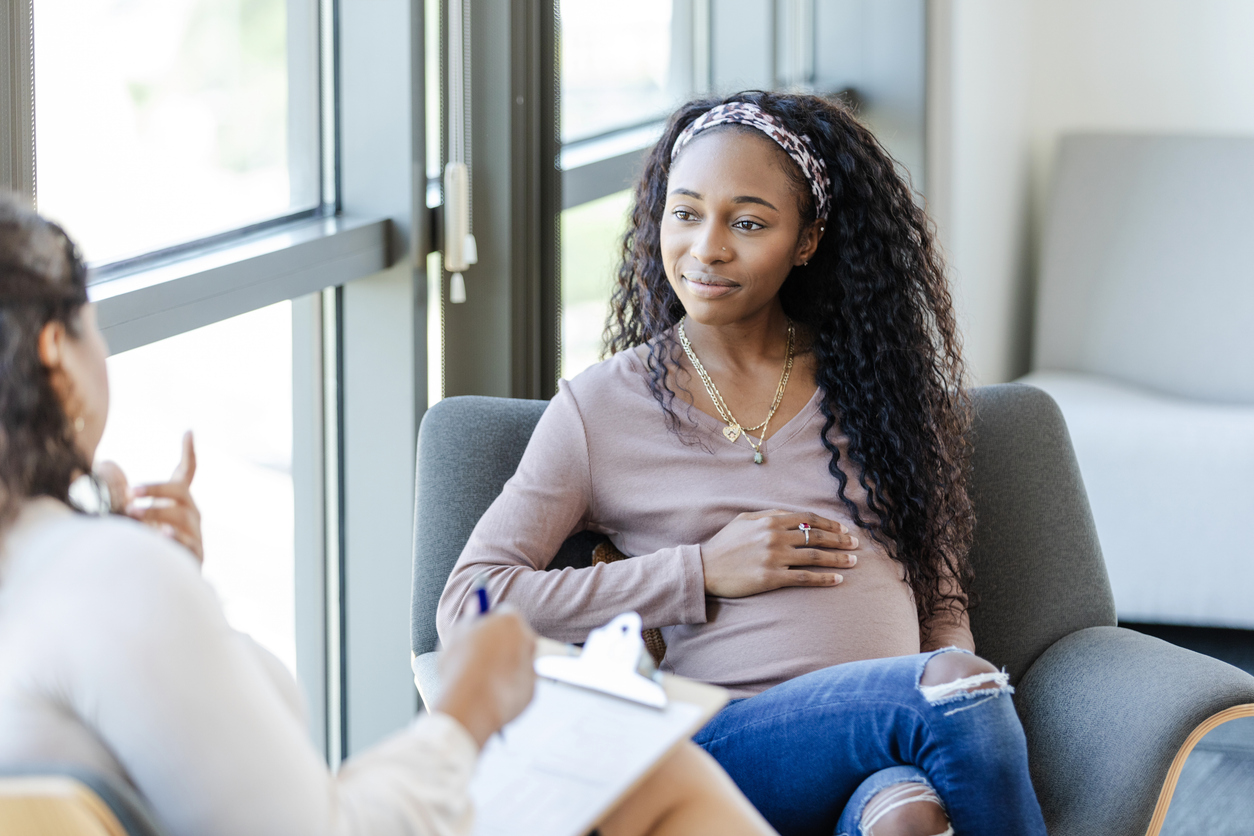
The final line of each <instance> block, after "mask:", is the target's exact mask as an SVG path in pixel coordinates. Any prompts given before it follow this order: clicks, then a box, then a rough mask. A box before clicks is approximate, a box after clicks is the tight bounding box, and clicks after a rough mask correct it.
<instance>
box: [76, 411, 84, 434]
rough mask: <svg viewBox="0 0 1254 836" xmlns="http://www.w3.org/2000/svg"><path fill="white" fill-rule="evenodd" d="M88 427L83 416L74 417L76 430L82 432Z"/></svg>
mask: <svg viewBox="0 0 1254 836" xmlns="http://www.w3.org/2000/svg"><path fill="white" fill-rule="evenodd" d="M86 427H87V422H86V421H84V420H83V416H81V415H80V416H78V417H77V418H75V419H74V432H76V433H81V432H82V431H83V430H84V429H86Z"/></svg>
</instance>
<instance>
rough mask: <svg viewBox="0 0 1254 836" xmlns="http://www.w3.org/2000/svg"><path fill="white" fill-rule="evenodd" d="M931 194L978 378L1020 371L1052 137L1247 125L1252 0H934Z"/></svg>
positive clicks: (1252, 119)
mask: <svg viewBox="0 0 1254 836" xmlns="http://www.w3.org/2000/svg"><path fill="white" fill-rule="evenodd" d="M928 11H929V17H930V20H929V30H930V31H929V41H928V46H929V109H928V122H929V124H928V143H929V154H928V157H929V160H928V162H929V181H928V193H929V203H930V205H931V208H932V211H933V214H934V215H935V216H936V218H937V221H938V225H939V227H940V232H941V240H942V242H943V243H944V245H945V247H946V250H947V252H948V255H949V260H950V266H951V269H952V271H953V275H954V287H955V296H956V300H957V304H958V309H959V319H960V322H961V323H962V325H963V328H964V333H965V340H966V353H967V360H968V363H969V365H970V367H971V370H972V373H973V377H974V378H975V381H976V382H977V383H995V382H999V381H1004V380H1009V379H1012V378H1014V377H1016V376H1018V375H1019V374H1021V373H1023V372H1024V371H1026V363H1027V345H1028V344H1029V338H1030V334H1029V332H1028V329H1029V327H1030V323H1029V321H1028V314H1029V304H1028V296H1029V294H1030V282H1031V267H1032V261H1033V258H1034V242H1035V240H1036V237H1037V235H1038V233H1039V226H1040V219H1041V215H1042V212H1043V207H1044V204H1045V199H1046V195H1047V191H1048V185H1049V176H1050V167H1051V164H1052V160H1053V155H1054V153H1055V148H1056V146H1057V141H1058V137H1059V136H1060V135H1062V134H1064V133H1068V132H1075V131H1107V132H1110V131H1125V132H1133V131H1135V132H1160V133H1161V132H1176V133H1180V132H1187V133H1219V134H1247V135H1254V46H1251V44H1254V2H1249V0H930V5H929V9H928Z"/></svg>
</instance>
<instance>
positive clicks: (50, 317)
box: [0, 191, 91, 525]
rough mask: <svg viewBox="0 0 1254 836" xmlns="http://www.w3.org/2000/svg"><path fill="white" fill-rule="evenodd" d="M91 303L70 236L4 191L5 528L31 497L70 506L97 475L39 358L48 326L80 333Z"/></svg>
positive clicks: (1, 385) (0, 297) (0, 347)
mask: <svg viewBox="0 0 1254 836" xmlns="http://www.w3.org/2000/svg"><path fill="white" fill-rule="evenodd" d="M85 304H87V284H86V269H85V267H84V266H83V261H82V259H81V258H80V257H79V255H78V252H77V250H76V249H75V247H74V243H73V242H72V241H71V240H70V238H69V236H68V235H66V234H65V231H64V230H62V229H61V227H59V226H57V225H56V224H54V223H51V222H49V221H46V220H44V219H43V218H41V217H40V216H39V215H37V214H35V213H34V212H33V211H31V210H30V209H28V208H26V206H24V205H23V203H22V202H21V200H20V199H19V198H18V197H17V196H16V195H13V194H11V193H7V192H2V191H0V525H7V524H8V523H9V522H11V521H12V520H13V517H14V515H15V514H16V513H17V509H18V506H19V504H20V503H21V501H22V500H24V499H27V498H30V497H34V496H50V497H53V498H56V499H59V500H61V501H62V502H68V501H69V490H70V483H71V482H72V481H73V480H74V478H75V476H76V475H78V474H79V473H85V472H89V471H90V470H91V463H90V462H87V461H85V457H84V456H83V454H82V453H81V452H80V451H79V449H78V446H77V445H76V444H75V440H74V431H73V427H72V425H71V423H70V419H69V417H68V416H67V415H66V414H65V409H64V408H63V407H62V405H61V401H60V399H59V398H58V397H57V393H56V392H55V391H54V389H53V387H52V380H51V377H50V375H49V372H48V369H47V368H45V367H44V365H43V363H42V362H41V361H40V359H39V334H40V332H41V331H42V330H43V327H44V326H45V325H46V324H48V323H49V322H54V321H55V322H61V323H63V324H64V325H65V327H66V330H67V331H68V332H69V333H70V334H71V335H72V336H74V335H77V334H78V333H79V331H78V323H79V313H80V312H81V310H82V307H83V305H85Z"/></svg>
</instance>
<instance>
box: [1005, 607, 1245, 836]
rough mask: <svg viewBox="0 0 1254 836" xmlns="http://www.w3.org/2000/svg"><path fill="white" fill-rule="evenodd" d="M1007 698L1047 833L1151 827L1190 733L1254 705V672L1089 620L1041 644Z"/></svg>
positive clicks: (1158, 820) (1110, 833)
mask: <svg viewBox="0 0 1254 836" xmlns="http://www.w3.org/2000/svg"><path fill="white" fill-rule="evenodd" d="M1015 705H1016V707H1017V708H1018V711H1019V716H1020V717H1021V718H1022V720H1023V729H1024V732H1025V734H1026V735H1027V741H1028V756H1029V760H1030V763H1031V768H1032V783H1033V785H1034V786H1035V787H1036V794H1037V797H1038V798H1040V801H1041V808H1042V810H1043V812H1044V814H1045V823H1046V825H1047V826H1048V828H1049V832H1050V834H1051V836H1090V834H1091V836H1142V834H1150V836H1154V834H1157V832H1158V828H1159V827H1161V825H1162V820H1163V818H1164V817H1165V816H1166V813H1167V806H1168V805H1169V804H1170V803H1171V794H1172V792H1173V791H1174V790H1175V781H1176V778H1178V777H1179V771H1180V768H1181V767H1183V765H1184V760H1185V758H1186V757H1187V756H1188V753H1189V751H1190V750H1192V748H1193V745H1194V744H1196V743H1197V740H1198V739H1200V738H1201V736H1202V734H1204V733H1205V731H1208V730H1209V729H1210V728H1213V727H1214V725H1217V724H1218V723H1220V722H1224V721H1226V720H1229V719H1234V718H1235V717H1237V716H1248V715H1254V676H1250V675H1249V674H1248V673H1246V672H1244V671H1242V670H1239V669H1238V668H1234V667H1232V666H1231V665H1227V664H1225V663H1223V662H1220V661H1218V660H1217V659H1212V658H1211V657H1209V656H1203V655H1201V654H1200V653H1194V652H1192V651H1190V650H1185V649H1184V648H1181V647H1176V646H1175V645H1172V644H1168V643H1167V642H1164V641H1162V640H1160V639H1156V638H1153V637H1151V636H1146V635H1142V634H1141V633H1135V632H1133V631H1131V630H1124V629H1122V628H1119V627H1090V628H1088V629H1084V630H1078V631H1076V632H1074V633H1072V634H1070V635H1068V636H1066V637H1064V638H1062V639H1060V640H1058V641H1057V642H1055V643H1054V644H1053V645H1052V646H1051V647H1050V648H1049V649H1048V650H1046V651H1045V652H1044V653H1043V654H1041V656H1040V658H1039V659H1037V660H1036V662H1035V663H1034V664H1033V665H1032V667H1030V668H1029V669H1028V671H1027V673H1026V674H1025V675H1024V676H1023V679H1022V680H1021V681H1020V683H1019V685H1018V688H1017V693H1016V696H1015ZM1217 715H1218V716H1217ZM1208 721H1210V722H1208ZM1195 732H1198V733H1196V734H1195Z"/></svg>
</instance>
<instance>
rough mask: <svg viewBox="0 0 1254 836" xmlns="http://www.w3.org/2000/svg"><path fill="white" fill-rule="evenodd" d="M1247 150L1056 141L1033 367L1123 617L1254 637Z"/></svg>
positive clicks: (1251, 160) (1253, 387)
mask: <svg viewBox="0 0 1254 836" xmlns="http://www.w3.org/2000/svg"><path fill="white" fill-rule="evenodd" d="M1252 238H1254V139H1244V138H1214V137H1184V136H1111V135H1090V136H1069V137H1066V138H1064V139H1063V141H1062V143H1061V146H1060V151H1059V156H1058V164H1057V167H1056V176H1055V180H1054V184H1053V189H1052V194H1051V199H1050V205H1049V211H1048V217H1047V219H1046V230H1045V235H1044V239H1043V242H1042V249H1041V261H1040V275H1039V283H1038V293H1037V304H1036V313H1035V341H1034V353H1033V364H1032V365H1033V372H1032V374H1030V375H1029V376H1028V377H1026V378H1024V379H1023V381H1022V382H1024V383H1030V384H1032V385H1034V386H1038V387H1040V388H1041V389H1044V390H1045V391H1047V392H1049V393H1050V395H1052V396H1053V398H1054V399H1055V400H1056V401H1057V402H1058V405H1059V406H1060V407H1061V408H1062V412H1063V415H1065V416H1066V419H1067V425H1068V427H1069V428H1070V430H1071V437H1072V440H1073V442H1074V444H1075V450H1076V456H1077V458H1078V459H1079V462H1080V470H1081V472H1082V473H1083V474H1084V482H1085V486H1086V487H1087V489H1088V494H1089V501H1090V503H1091V505H1092V508H1093V516H1094V518H1095V519H1096V522H1097V531H1098V535H1099V537H1100V539H1101V543H1102V551H1103V553H1104V555H1105V557H1106V568H1107V571H1108V573H1109V575H1110V581H1111V587H1112V589H1113V592H1114V599H1115V606H1116V610H1117V612H1118V614H1119V617H1120V618H1121V619H1123V620H1128V621H1147V622H1160V623H1178V624H1198V625H1212V626H1224V627H1241V628H1247V629H1248V628H1254V537H1252V536H1251V535H1250V530H1251V525H1252V524H1254V257H1252V254H1251V252H1250V248H1249V241H1250V240H1251V239H1252Z"/></svg>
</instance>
